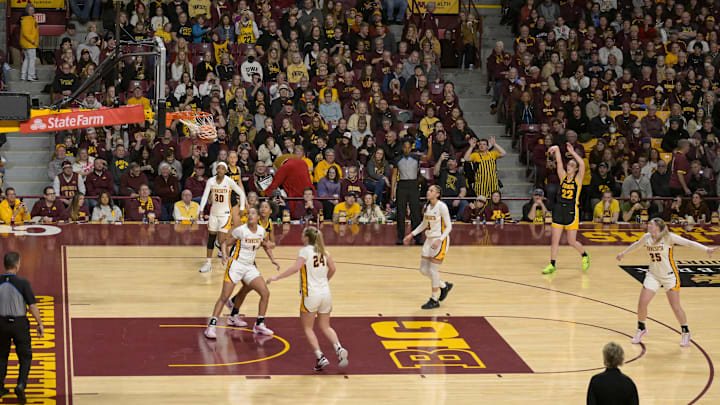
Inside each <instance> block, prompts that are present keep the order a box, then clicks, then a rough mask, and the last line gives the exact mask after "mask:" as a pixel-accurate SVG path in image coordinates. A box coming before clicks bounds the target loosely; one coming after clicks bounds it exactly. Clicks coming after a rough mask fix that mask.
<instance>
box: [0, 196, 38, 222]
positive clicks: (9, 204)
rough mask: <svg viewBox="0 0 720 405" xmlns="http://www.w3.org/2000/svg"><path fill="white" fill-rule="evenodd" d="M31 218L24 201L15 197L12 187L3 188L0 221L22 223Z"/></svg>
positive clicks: (0, 202)
mask: <svg viewBox="0 0 720 405" xmlns="http://www.w3.org/2000/svg"><path fill="white" fill-rule="evenodd" d="M30 220H31V217H30V212H28V209H27V205H25V202H24V201H22V200H20V199H19V198H17V193H16V192H15V189H14V188H12V187H8V188H7V189H5V199H4V200H2V201H0V222H2V223H4V224H15V225H22V223H23V222H28V221H30Z"/></svg>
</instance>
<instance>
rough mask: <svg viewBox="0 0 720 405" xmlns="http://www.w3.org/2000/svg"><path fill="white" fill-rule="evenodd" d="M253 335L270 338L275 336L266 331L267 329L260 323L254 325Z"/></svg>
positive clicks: (268, 330) (270, 331)
mask: <svg viewBox="0 0 720 405" xmlns="http://www.w3.org/2000/svg"><path fill="white" fill-rule="evenodd" d="M253 333H257V334H259V335H265V336H272V335H274V334H275V332H273V331H272V330H270V329H268V327H267V326H265V324H264V323H261V324H260V325H255V326H254V327H253Z"/></svg>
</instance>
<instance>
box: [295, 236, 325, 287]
mask: <svg viewBox="0 0 720 405" xmlns="http://www.w3.org/2000/svg"><path fill="white" fill-rule="evenodd" d="M298 256H299V257H302V258H303V259H305V265H304V266H303V267H302V268H301V269H300V294H301V295H302V296H303V297H308V296H310V297H312V296H318V295H326V294H330V285H329V284H328V278H327V274H328V267H327V254H326V255H325V256H323V255H321V254H318V253H317V252H315V247H314V246H305V247H304V248H302V249H300V253H298Z"/></svg>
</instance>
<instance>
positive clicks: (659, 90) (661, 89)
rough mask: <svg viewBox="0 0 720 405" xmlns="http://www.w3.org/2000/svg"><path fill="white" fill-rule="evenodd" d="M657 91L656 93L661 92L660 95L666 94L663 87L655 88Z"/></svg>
mask: <svg viewBox="0 0 720 405" xmlns="http://www.w3.org/2000/svg"><path fill="white" fill-rule="evenodd" d="M655 91H656V92H660V93H664V92H665V89H663V87H662V86H657V87H655Z"/></svg>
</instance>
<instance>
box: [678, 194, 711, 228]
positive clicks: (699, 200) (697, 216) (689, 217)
mask: <svg viewBox="0 0 720 405" xmlns="http://www.w3.org/2000/svg"><path fill="white" fill-rule="evenodd" d="M680 216H681V217H684V218H685V220H686V221H687V222H688V223H693V224H697V223H704V222H707V221H708V219H709V218H710V208H708V206H707V204H706V203H705V200H704V199H703V197H702V196H701V195H700V194H699V193H693V194H692V197H691V198H690V200H689V201H686V202H685V204H684V205H683V206H682V208H681V209H680Z"/></svg>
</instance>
